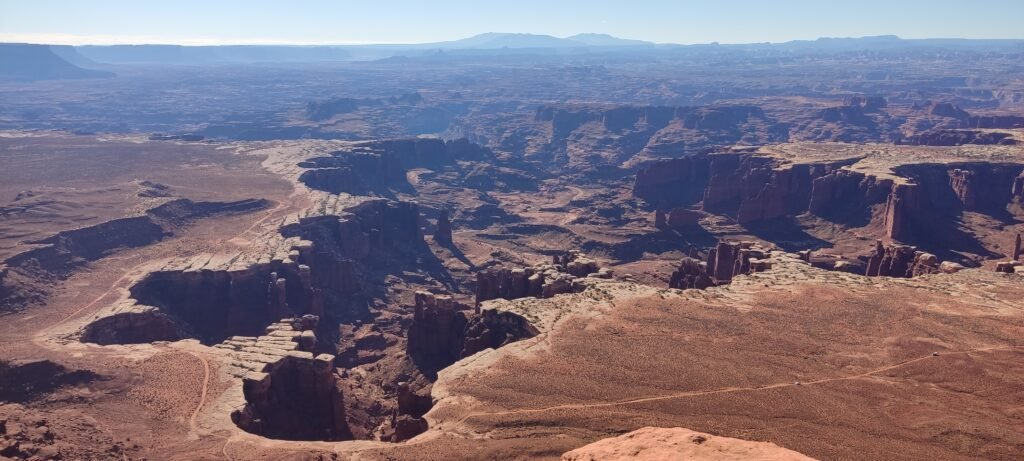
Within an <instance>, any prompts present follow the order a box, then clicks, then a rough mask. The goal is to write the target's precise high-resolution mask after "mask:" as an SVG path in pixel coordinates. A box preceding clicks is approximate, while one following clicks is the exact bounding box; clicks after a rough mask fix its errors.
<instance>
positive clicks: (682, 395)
mask: <svg viewBox="0 0 1024 461" xmlns="http://www.w3.org/2000/svg"><path fill="white" fill-rule="evenodd" d="M1020 348H1024V345H1013V346H992V347H982V348H977V349H970V350H966V351H954V352H945V353H943V354H941V355H939V356H934V355H932V354H928V355H926V356H923V357H918V358H914V359H910V360H904V361H902V362H898V363H895V364H892V365H887V366H884V367H881V368H875V369H873V370H869V371H866V372H864V373H860V374H856V375H852V376H841V377H836V378H824V379H818V380H814V381H806V382H786V383H776V384H768V385H764V386H753V387H724V388H720V389H710V390H704V391H686V392H679V393H673V394H668V395H659V396H651V397H640V398H635V399H626V400H617V401H614V402H601V403H581V404H565V405H554V406H550V407H544V408H526V409H519V410H509V411H496V412H479V413H470V414H468V415H466V416H463V417H462V418H461V419H459V420H458V421H457V422H456V423H455V426H460V425H462V424H463V423H465V422H466V421H467V420H469V419H470V418H476V417H482V416H509V415H521V414H532V413H543V412H547V411H555V410H571V409H587V408H606V407H615V406H622V405H630V404H636V403H647V402H657V401H662V400H671V399H677V398H685V397H698V396H703V395H715V394H728V393H734V392H756V391H764V390H769V389H778V388H783V387H796V386H812V385H815V384H825V383H831V382H838V381H849V380H854V379H862V378H867V377H869V376H872V375H876V374H879V373H883V372H886V371H889V370H894V369H896V368H900V367H903V366H905V365H909V364H912V363H916V362H920V361H923V360H928V359H940V358H942V357H945V356H949V355H966V354H971V353H975V352H990V351H1000V350H1013V349H1020Z"/></svg>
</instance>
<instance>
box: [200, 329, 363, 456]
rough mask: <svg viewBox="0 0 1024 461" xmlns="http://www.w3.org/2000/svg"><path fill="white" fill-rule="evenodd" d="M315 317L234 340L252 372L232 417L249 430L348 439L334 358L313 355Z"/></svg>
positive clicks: (239, 355)
mask: <svg viewBox="0 0 1024 461" xmlns="http://www.w3.org/2000/svg"><path fill="white" fill-rule="evenodd" d="M317 320H318V319H317V318H316V317H314V316H308V317H303V318H295V319H284V320H282V321H280V322H278V323H275V324H272V325H270V326H269V327H267V329H266V332H265V334H264V335H262V336H259V337H256V338H251V337H250V338H246V337H233V338H231V339H230V340H228V341H225V342H224V343H223V344H221V345H218V346H217V347H219V348H222V349H228V350H230V351H233V352H232V354H235V355H236V356H237V362H238V363H239V364H241V365H240V366H242V367H244V368H249V369H250V371H249V372H248V373H246V374H245V376H244V377H243V378H242V392H243V394H244V395H245V401H246V404H245V407H243V408H242V409H239V410H236V411H234V412H233V413H232V414H231V419H232V421H234V422H235V424H237V425H238V426H239V427H241V428H242V429H244V430H245V431H247V432H251V433H254V434H259V435H263V436H266V437H270V438H276V439H286V440H350V439H352V433H351V431H350V430H349V428H348V424H347V423H346V421H345V406H344V402H343V399H342V397H343V396H342V394H341V391H340V390H339V388H338V378H337V376H336V375H335V370H334V356H333V355H330V354H319V355H316V336H315V334H314V333H313V330H315V328H316V323H317Z"/></svg>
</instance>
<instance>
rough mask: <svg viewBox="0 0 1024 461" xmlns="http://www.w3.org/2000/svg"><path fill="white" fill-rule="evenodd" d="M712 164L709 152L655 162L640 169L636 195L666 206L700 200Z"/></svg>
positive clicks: (635, 188)
mask: <svg viewBox="0 0 1024 461" xmlns="http://www.w3.org/2000/svg"><path fill="white" fill-rule="evenodd" d="M710 165H711V162H710V161H709V159H708V157H707V156H706V155H699V156H692V157H683V158H678V159H669V160H660V161H657V162H652V163H651V164H649V165H648V166H645V167H643V168H640V169H639V170H637V172H636V177H635V179H634V181H633V196H634V197H640V198H642V199H644V200H646V201H647V202H649V203H651V204H654V205H656V206H659V207H663V209H664V208H668V207H669V206H672V205H692V204H695V203H697V202H700V201H701V200H703V198H704V193H705V190H706V189H707V185H708V178H709V177H710V173H709V168H710Z"/></svg>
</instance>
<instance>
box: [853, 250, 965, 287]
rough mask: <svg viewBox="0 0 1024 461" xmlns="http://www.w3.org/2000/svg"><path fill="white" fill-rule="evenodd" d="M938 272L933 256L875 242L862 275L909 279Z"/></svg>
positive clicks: (950, 269) (937, 261)
mask: <svg viewBox="0 0 1024 461" xmlns="http://www.w3.org/2000/svg"><path fill="white" fill-rule="evenodd" d="M953 270H954V268H953V267H951V266H946V268H945V271H947V272H948V271H953ZM938 272H940V264H939V260H938V258H936V257H935V255H933V254H931V253H925V252H923V251H918V250H917V248H915V247H912V246H907V245H896V244H894V245H889V246H885V245H882V242H881V241H879V242H876V244H875V249H874V251H873V252H872V253H871V255H870V256H868V262H867V269H866V272H865V273H864V275H866V276H868V277H903V278H910V277H916V276H919V275H923V274H935V273H938Z"/></svg>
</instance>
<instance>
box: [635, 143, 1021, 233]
mask: <svg viewBox="0 0 1024 461" xmlns="http://www.w3.org/2000/svg"><path fill="white" fill-rule="evenodd" d="M856 161H857V159H850V160H837V161H830V162H821V163H798V164H786V163H781V164H780V161H779V160H777V159H775V158H774V157H771V156H764V155H757V154H750V153H743V152H728V153H717V154H707V155H697V156H692V157H687V158H683V159H674V160H665V161H660V162H655V163H653V164H651V165H649V166H647V167H646V168H642V169H640V170H639V171H638V172H637V175H636V178H635V181H634V186H633V195H634V196H637V197H640V198H643V199H644V200H645V201H647V202H648V203H651V204H653V205H655V207H656V210H658V211H656V212H655V225H656V226H658V227H659V228H668V227H674V226H672V224H671V223H670V221H671V219H670V218H671V216H670V214H669V213H665V212H664V211H661V210H665V209H673V210H674V209H676V208H671V207H677V208H678V209H682V210H686V209H687V208H686V207H688V206H693V205H695V204H699V206H700V208H701V209H703V210H704V211H709V212H713V213H718V214H724V215H727V216H733V217H734V218H735V219H736V222H738V223H739V224H743V225H756V224H757V223H759V222H763V221H768V220H772V219H777V218H781V217H787V216H796V215H798V214H801V213H804V212H811V213H813V214H815V215H817V216H819V217H822V218H825V219H828V220H831V221H833V222H837V223H842V224H846V225H850V226H854V227H860V226H865V225H867V224H868V223H869V222H870V221H871V220H872V219H873V218H872V217H873V216H874V215H875V212H876V211H875V210H876V209H878V210H880V211H881V213H882V216H881V220H882V222H883V225H884V229H885V236H886V237H889V238H892V239H895V240H900V241H904V242H915V243H927V242H929V241H930V239H933V238H934V237H935V235H936V234H937V233H938V234H941V235H946V234H950V235H952V231H953V229H951V228H949V227H950V226H951V223H953V222H954V221H955V217H956V215H957V214H959V213H960V212H961V211H977V212H983V213H989V214H999V213H1001V212H1002V211H1003V210H1005V208H1006V206H1007V205H1009V204H1011V203H1024V173H1022V170H1024V165H1020V164H1011V163H985V162H955V163H948V164H924V163H922V164H908V165H899V166H896V167H894V172H895V173H896V175H897V178H895V179H893V178H890V177H877V176H874V175H869V174H865V173H863V172H860V171H854V170H850V169H846V168H844V166H846V165H848V164H851V163H854V162H856ZM883 204H884V207H883ZM692 218H693V215H690V216H687V219H686V220H684V221H689V220H690V219H692ZM936 221H939V222H940V223H943V226H945V228H936V227H935V226H934V224H933V223H934V222H936ZM943 226H940V227H943ZM946 238H947V239H948V237H946Z"/></svg>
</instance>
